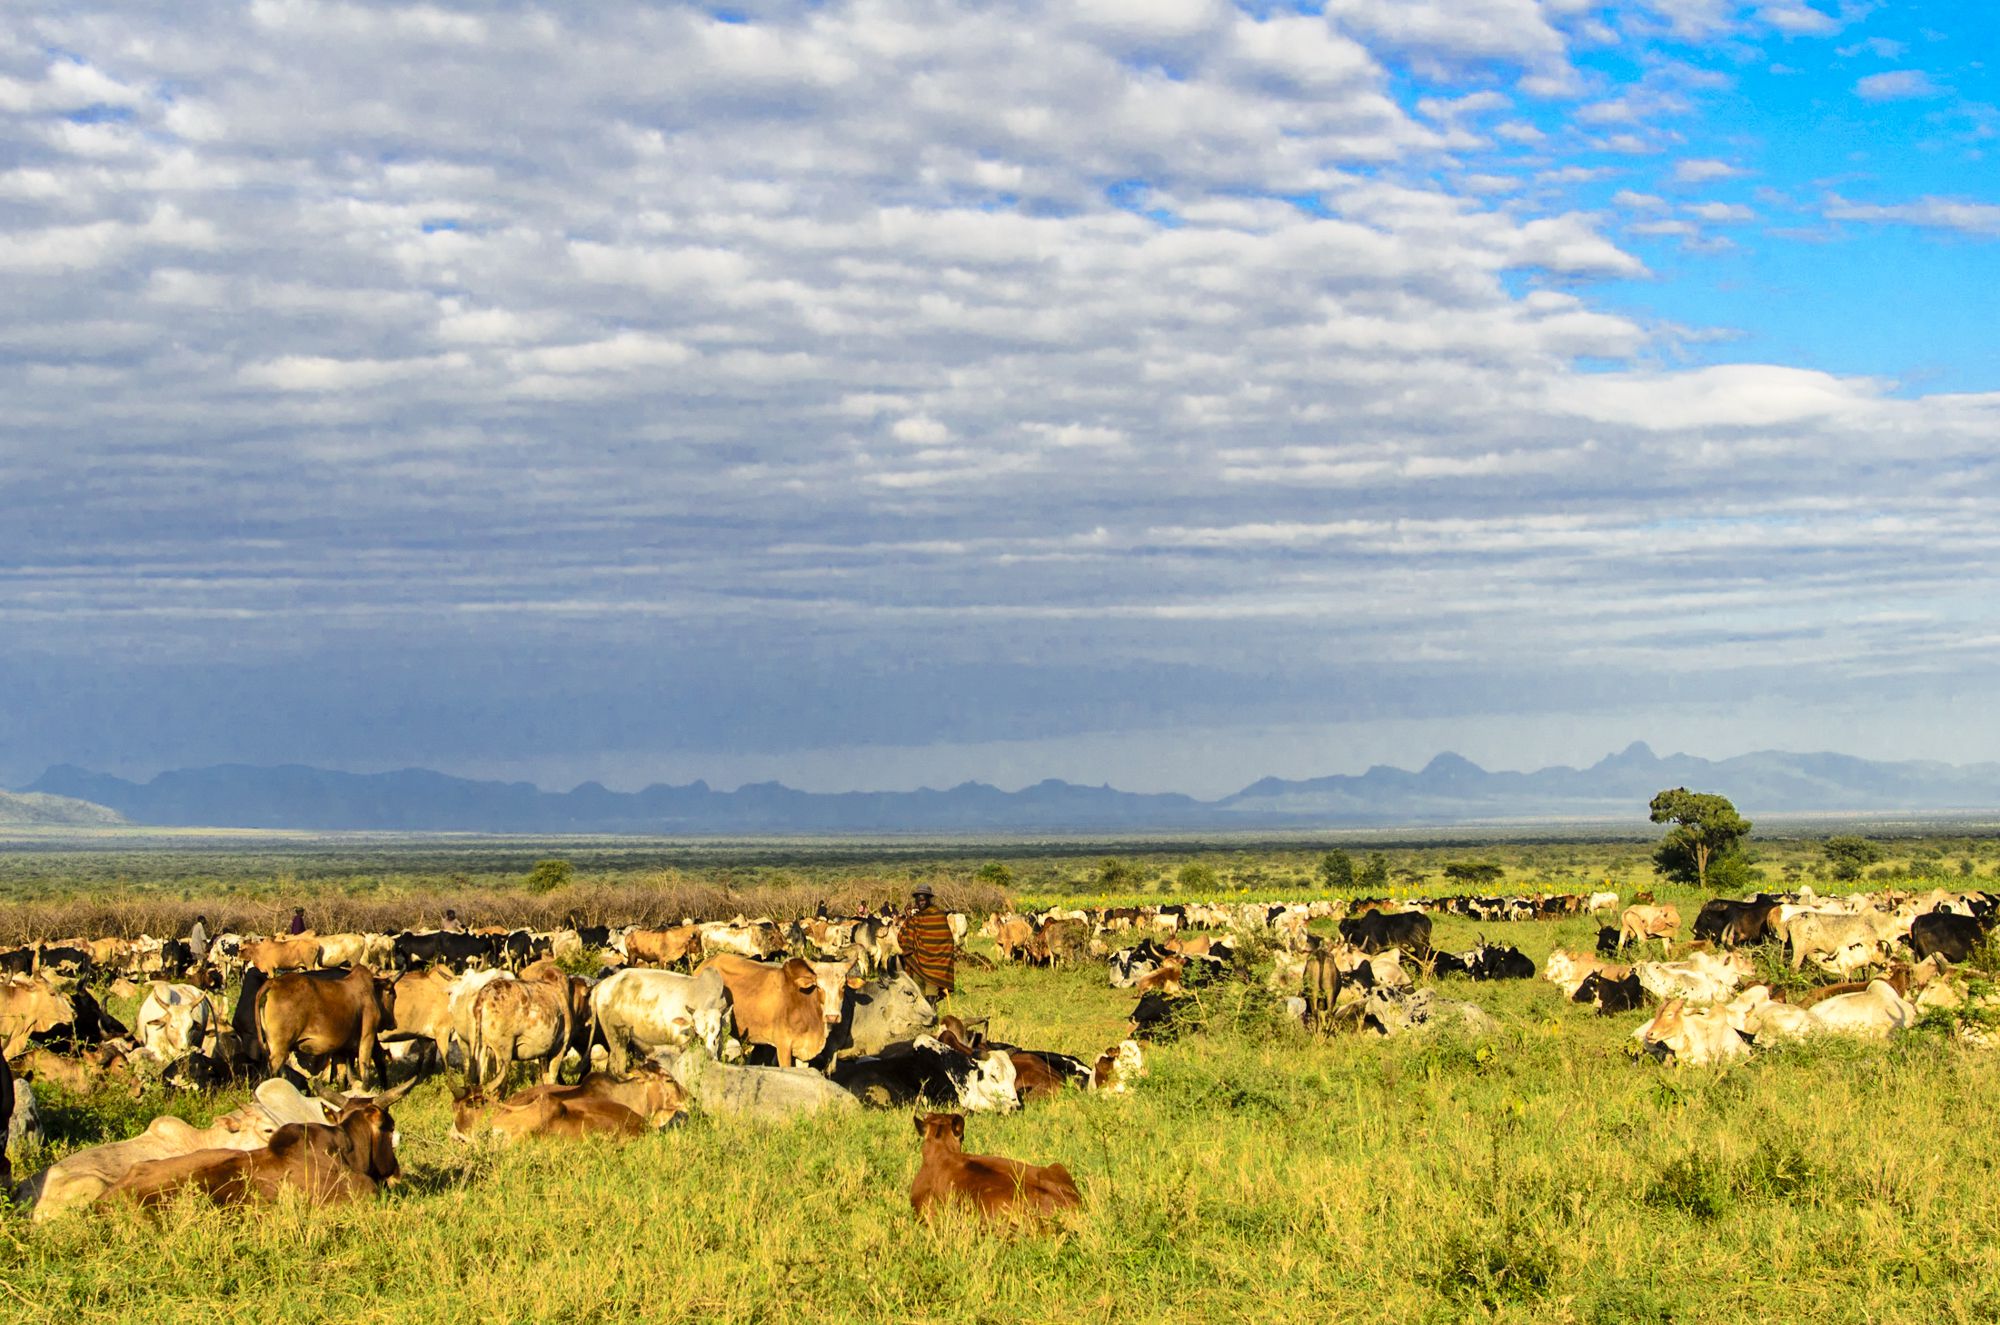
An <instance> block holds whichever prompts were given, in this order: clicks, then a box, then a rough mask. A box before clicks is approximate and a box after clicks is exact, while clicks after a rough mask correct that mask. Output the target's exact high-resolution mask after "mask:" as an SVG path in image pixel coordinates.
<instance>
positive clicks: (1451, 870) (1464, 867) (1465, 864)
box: [1444, 860, 1507, 888]
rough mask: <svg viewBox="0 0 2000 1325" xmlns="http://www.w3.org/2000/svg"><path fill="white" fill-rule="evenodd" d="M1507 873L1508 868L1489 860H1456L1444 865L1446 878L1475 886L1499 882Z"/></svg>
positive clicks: (1480, 886) (1481, 886)
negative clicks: (1505, 868)
mask: <svg viewBox="0 0 2000 1325" xmlns="http://www.w3.org/2000/svg"><path fill="white" fill-rule="evenodd" d="M1506 873H1507V871H1506V870H1504V869H1502V868H1501V867H1500V866H1498V865H1495V864H1494V863H1493V862H1491V861H1487V860H1454V861H1452V862H1451V863H1450V864H1448V865H1446V866H1445V867H1444V877H1445V878H1447V879H1450V880H1451V881H1452V882H1453V883H1462V884H1465V885H1467V886H1469V887H1473V888H1483V887H1485V886H1486V885H1487V884H1489V883H1498V882H1499V881H1500V880H1501V879H1502V878H1503V877H1505V876H1506Z"/></svg>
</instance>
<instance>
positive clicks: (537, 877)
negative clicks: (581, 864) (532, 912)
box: [528, 857, 576, 893]
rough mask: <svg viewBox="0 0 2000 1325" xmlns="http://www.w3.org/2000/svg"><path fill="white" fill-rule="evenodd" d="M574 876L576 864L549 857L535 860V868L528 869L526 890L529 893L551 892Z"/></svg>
mask: <svg viewBox="0 0 2000 1325" xmlns="http://www.w3.org/2000/svg"><path fill="white" fill-rule="evenodd" d="M575 877H576V866H574V865H572V864H570V863H569V862H568V861H566V860H558V859H556V858H555V857H550V858H549V859H547V860H538V861H536V862H535V868H533V869H532V870H529V871H528V891H529V892H531V893H552V892H554V891H555V890H556V889H558V888H561V887H565V886H567V885H568V883H569V881H570V880H571V879H573V878H575Z"/></svg>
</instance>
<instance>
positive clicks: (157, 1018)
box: [132, 980, 221, 1063]
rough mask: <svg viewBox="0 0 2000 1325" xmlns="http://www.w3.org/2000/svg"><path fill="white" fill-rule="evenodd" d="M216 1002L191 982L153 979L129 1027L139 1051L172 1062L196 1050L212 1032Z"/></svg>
mask: <svg viewBox="0 0 2000 1325" xmlns="http://www.w3.org/2000/svg"><path fill="white" fill-rule="evenodd" d="M220 1020H221V1018H220V1017H218V1016H217V1015H216V1011H215V1004H214V1002H213V1001H211V1000H210V998H209V996H208V994H207V993H206V992H205V991H203V990H200V989H196V988H195V987H194V986H193V985H177V984H169V983H167V982H166V981H164V980H155V981H154V982H153V986H152V988H151V989H149V990H147V991H146V998H145V1001H144V1002H142V1003H140V1004H139V1015H138V1016H137V1017H136V1018H135V1019H134V1020H133V1023H132V1030H133V1032H134V1034H136V1035H137V1036H138V1037H139V1052H140V1053H142V1054H144V1055H146V1057H148V1058H151V1059H153V1060H154V1061H155V1062H159V1063H172V1062H176V1061H178V1060H179V1059H182V1058H185V1057H187V1056H188V1055H189V1054H191V1053H196V1052H198V1051H199V1050H200V1049H201V1048H202V1046H203V1045H204V1044H206V1043H207V1042H208V1037H209V1036H211V1035H213V1034H214V1033H215V1028H216V1023H217V1022H219V1021H220Z"/></svg>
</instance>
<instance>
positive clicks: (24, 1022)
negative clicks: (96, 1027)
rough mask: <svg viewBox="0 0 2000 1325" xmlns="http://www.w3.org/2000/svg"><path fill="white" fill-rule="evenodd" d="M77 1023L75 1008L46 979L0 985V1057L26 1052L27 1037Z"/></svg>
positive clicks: (10, 1056)
mask: <svg viewBox="0 0 2000 1325" xmlns="http://www.w3.org/2000/svg"><path fill="white" fill-rule="evenodd" d="M75 1023H76V1005H75V1004H74V1003H72V1002H71V1001H70V997H69V995H68V994H65V993H64V992H63V991H62V990H61V989H59V988H58V987H57V986H56V984H55V982H54V981H52V980H49V979H47V978H46V977H40V976H30V977H26V978H16V979H12V980H8V981H6V982H4V983H0V1055H4V1056H5V1057H8V1058H18V1057H19V1056H20V1055H22V1054H24V1053H26V1052H27V1051H28V1047H29V1043H30V1041H29V1039H28V1037H29V1036H30V1035H35V1034H38V1033H39V1032H42V1031H52V1030H54V1029H56V1028H57V1027H58V1026H71V1025H74V1024H75Z"/></svg>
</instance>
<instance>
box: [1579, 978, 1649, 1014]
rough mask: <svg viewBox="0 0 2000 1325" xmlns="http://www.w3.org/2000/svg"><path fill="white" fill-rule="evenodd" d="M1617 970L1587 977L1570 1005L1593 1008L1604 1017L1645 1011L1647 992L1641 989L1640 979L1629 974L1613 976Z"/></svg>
mask: <svg viewBox="0 0 2000 1325" xmlns="http://www.w3.org/2000/svg"><path fill="white" fill-rule="evenodd" d="M1615 969H1617V968H1615V967H1609V966H1607V967H1605V968H1604V969H1603V970H1599V971H1592V972H1591V973H1590V974H1589V975H1586V976H1584V977H1583V982H1582V983H1581V984H1579V985H1578V986H1577V987H1576V992H1575V993H1574V994H1571V995H1570V1002H1572V1003H1588V1004H1592V1005H1594V1006H1595V1007H1596V1008H1597V1015H1598V1016H1600V1017H1609V1016H1612V1015H1614V1014H1617V1013H1620V1012H1636V1011H1638V1010H1639V1009H1640V1008H1642V1007H1645V1006H1646V990H1645V988H1644V987H1643V986H1642V985H1640V983H1639V977H1638V976H1636V975H1634V974H1632V973H1631V972H1630V971H1629V970H1628V971H1626V973H1625V974H1624V976H1622V977H1618V976H1614V975H1612V974H1611V972H1612V971H1613V970H1615Z"/></svg>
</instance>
